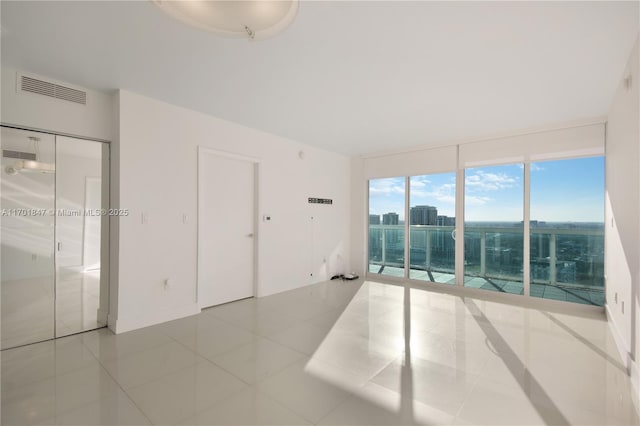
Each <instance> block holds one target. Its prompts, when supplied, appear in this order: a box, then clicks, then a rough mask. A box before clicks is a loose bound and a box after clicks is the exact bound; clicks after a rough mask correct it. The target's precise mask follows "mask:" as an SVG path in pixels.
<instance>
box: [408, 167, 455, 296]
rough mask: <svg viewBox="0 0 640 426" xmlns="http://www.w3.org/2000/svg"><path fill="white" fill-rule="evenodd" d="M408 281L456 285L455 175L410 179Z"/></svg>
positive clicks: (434, 175)
mask: <svg viewBox="0 0 640 426" xmlns="http://www.w3.org/2000/svg"><path fill="white" fill-rule="evenodd" d="M409 183H410V185H409V197H410V201H409V226H410V234H409V237H410V238H409V242H410V243H409V253H410V256H409V258H410V264H409V265H410V270H409V278H412V279H416V280H422V281H431V282H436V283H444V284H450V285H455V283H456V277H455V266H456V265H455V263H456V247H455V239H454V235H455V227H456V218H455V211H456V203H455V201H456V175H455V173H440V174H431V175H423V176H411V177H410V178H409Z"/></svg>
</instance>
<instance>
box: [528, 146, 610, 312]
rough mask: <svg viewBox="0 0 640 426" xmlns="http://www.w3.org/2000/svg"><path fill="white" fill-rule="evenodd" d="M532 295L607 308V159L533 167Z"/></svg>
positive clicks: (571, 161)
mask: <svg viewBox="0 0 640 426" xmlns="http://www.w3.org/2000/svg"><path fill="white" fill-rule="evenodd" d="M530 169H531V179H530V181H531V185H530V188H531V214H530V218H531V219H530V222H529V223H530V225H529V226H530V232H531V237H530V265H531V268H530V270H531V273H530V275H531V296H533V297H542V298H545V299H556V300H563V301H568V302H576V303H582V304H589V305H598V306H602V305H603V304H604V157H592V158H578V159H570V160H558V161H544V162H537V163H531V165H530Z"/></svg>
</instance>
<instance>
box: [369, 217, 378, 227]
mask: <svg viewBox="0 0 640 426" xmlns="http://www.w3.org/2000/svg"><path fill="white" fill-rule="evenodd" d="M369 225H380V215H379V214H370V215H369Z"/></svg>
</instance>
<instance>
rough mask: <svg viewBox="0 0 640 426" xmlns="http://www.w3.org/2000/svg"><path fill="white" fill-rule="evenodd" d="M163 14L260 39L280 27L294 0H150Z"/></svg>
mask: <svg viewBox="0 0 640 426" xmlns="http://www.w3.org/2000/svg"><path fill="white" fill-rule="evenodd" d="M153 2H154V3H155V4H156V5H157V6H158V7H160V9H162V10H163V11H164V12H165V13H166V14H168V15H170V16H172V17H173V18H176V19H178V20H179V21H182V22H184V23H186V24H188V25H191V26H193V27H196V28H199V29H202V30H206V31H210V32H213V33H216V34H219V35H222V36H225V37H238V38H239V37H247V38H249V39H250V40H254V39H255V40H262V39H265V38H268V37H273V36H274V35H276V34H278V33H279V32H281V31H283V30H284V29H285V28H286V27H287V26H288V25H289V24H291V22H292V21H293V19H294V18H295V16H296V13H297V11H298V0H153Z"/></svg>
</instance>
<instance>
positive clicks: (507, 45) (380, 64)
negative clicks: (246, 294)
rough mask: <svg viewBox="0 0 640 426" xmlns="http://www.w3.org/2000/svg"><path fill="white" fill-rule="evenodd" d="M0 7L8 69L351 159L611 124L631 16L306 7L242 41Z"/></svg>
mask: <svg viewBox="0 0 640 426" xmlns="http://www.w3.org/2000/svg"><path fill="white" fill-rule="evenodd" d="M1 8H2V10H1V13H2V65H3V66H9V67H15V68H17V69H20V70H23V71H28V72H32V73H37V74H41V75H44V76H47V77H50V78H54V79H57V80H62V81H67V82H69V83H73V84H77V85H81V86H85V87H89V88H95V89H100V90H113V89H116V88H121V89H126V90H131V91H134V92H137V93H140V94H144V95H147V96H151V97H153V98H157V99H160V100H164V101H167V102H170V103H173V104H177V105H181V106H185V107H188V108H192V109H195V110H198V111H202V112H206V113H209V114H212V115H215V116H218V117H222V118H225V119H228V120H231V121H235V122H238V123H241V124H244V125H247V126H250V127H254V128H257V129H261V130H265V131H267V132H271V133H275V134H278V135H281V136H285V137H289V138H292V139H295V140H298V141H300V142H303V143H307V144H310V145H315V146H318V147H322V148H326V149H328V150H332V151H337V152H342V153H345V154H348V155H357V154H365V153H372V152H378V151H388V150H395V149H403V148H407V147H413V146H418V145H429V144H442V143H445V142H447V141H452V140H457V139H464V138H473V137H480V136H483V135H486V134H495V133H503V132H509V131H514V130H518V129H522V128H529V127H536V126H544V125H550V124H553V123H559V122H565V121H572V120H577V119H583V118H588V117H594V116H602V115H606V113H607V110H608V108H609V105H610V103H611V100H612V97H613V93H614V90H615V88H616V86H617V84H618V82H619V81H620V79H621V77H622V72H623V70H624V66H625V63H626V60H627V58H628V55H629V53H630V50H631V48H632V45H633V42H634V39H635V37H637V33H638V16H639V13H638V2H619V3H616V2H610V1H605V2H566V3H565V2H563V3H558V2H536V3H524V2H516V3H506V2H493V3H491V2H486V3H485V2H472V3H462V2H449V3H440V2H366V1H359V2H342V1H341V2H329V1H323V2H312V1H303V2H302V4H301V5H300V8H299V12H298V16H297V18H296V19H295V21H294V23H293V25H292V26H291V27H290V28H288V29H287V30H286V31H285V32H284V33H282V34H281V35H279V36H277V37H275V38H272V39H268V40H263V41H258V42H249V41H247V40H242V39H240V40H238V39H223V38H219V37H218V36H215V35H213V34H210V33H206V32H202V31H199V30H195V29H191V28H188V27H186V26H184V25H183V24H181V23H179V22H174V21H173V20H171V18H169V17H168V16H165V15H164V14H163V13H162V12H161V11H160V10H159V9H158V8H157V7H156V6H155V5H154V4H152V3H151V2H148V1H134V2H123V1H108V2H96V1H86V2H83V1H80V2H56V1H45V2H30V1H26V2H15V3H14V2H8V1H2V2H1ZM212 137H215V135H212ZM177 143H178V142H177Z"/></svg>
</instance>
